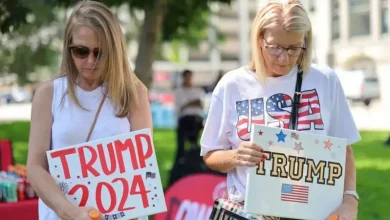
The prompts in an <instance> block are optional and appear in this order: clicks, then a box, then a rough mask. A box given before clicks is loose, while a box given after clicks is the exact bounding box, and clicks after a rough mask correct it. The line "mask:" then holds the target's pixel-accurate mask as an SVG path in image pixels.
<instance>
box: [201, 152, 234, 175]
mask: <svg viewBox="0 0 390 220" xmlns="http://www.w3.org/2000/svg"><path fill="white" fill-rule="evenodd" d="M234 151H235V150H215V151H210V152H209V153H208V154H206V155H205V156H204V157H203V160H204V162H205V163H206V165H207V167H209V168H210V169H212V170H216V171H219V172H222V173H226V172H228V171H230V170H232V169H234V168H235V167H236V166H237V163H236V159H235V152H234Z"/></svg>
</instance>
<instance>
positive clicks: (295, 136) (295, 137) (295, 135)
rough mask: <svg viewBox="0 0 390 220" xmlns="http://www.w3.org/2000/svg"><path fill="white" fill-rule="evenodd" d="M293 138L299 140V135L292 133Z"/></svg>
mask: <svg viewBox="0 0 390 220" xmlns="http://www.w3.org/2000/svg"><path fill="white" fill-rule="evenodd" d="M291 138H292V139H295V140H299V134H297V133H295V132H292V133H291Z"/></svg>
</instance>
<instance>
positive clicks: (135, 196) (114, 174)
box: [47, 129, 167, 219]
mask: <svg viewBox="0 0 390 220" xmlns="http://www.w3.org/2000/svg"><path fill="white" fill-rule="evenodd" d="M47 158H48V163H49V171H50V174H51V176H52V177H53V178H54V179H55V181H56V182H57V184H58V185H59V187H60V189H61V190H62V191H63V192H64V195H65V197H66V198H67V199H68V200H69V201H70V202H71V203H72V204H74V205H76V206H91V207H95V208H97V209H98V210H99V211H100V212H101V213H102V214H103V215H104V216H105V219H132V218H137V217H141V216H147V215H152V214H156V213H160V212H165V211H166V210H167V208H166V204H165V198H164V192H163V187H162V183H161V178H160V173H159V169H158V165H157V159H156V155H155V150H154V145H153V140H152V138H151V132H150V129H142V130H139V131H134V132H129V133H126V134H121V135H117V136H113V137H109V138H105V139H100V140H95V141H90V142H86V143H82V144H78V145H75V146H70V147H66V148H61V149H56V150H51V151H48V152H47Z"/></svg>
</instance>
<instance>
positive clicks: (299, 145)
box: [293, 142, 303, 154]
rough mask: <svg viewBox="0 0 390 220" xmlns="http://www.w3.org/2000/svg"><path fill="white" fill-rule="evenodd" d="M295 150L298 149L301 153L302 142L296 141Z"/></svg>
mask: <svg viewBox="0 0 390 220" xmlns="http://www.w3.org/2000/svg"><path fill="white" fill-rule="evenodd" d="M293 150H296V151H297V152H298V154H299V152H300V151H301V150H303V147H302V142H300V143H299V144H298V143H295V147H294V149H293Z"/></svg>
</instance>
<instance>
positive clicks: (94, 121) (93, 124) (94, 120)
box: [86, 93, 106, 142]
mask: <svg viewBox="0 0 390 220" xmlns="http://www.w3.org/2000/svg"><path fill="white" fill-rule="evenodd" d="M105 99H106V93H105V94H104V95H103V98H102V101H100V105H99V108H98V109H97V111H96V114H95V118H94V119H93V122H92V125H91V128H90V129H89V133H88V137H87V140H86V142H88V141H89V139H90V138H91V135H92V131H93V129H94V128H95V124H96V121H97V119H98V117H99V114H100V110H102V106H103V103H104V100H105Z"/></svg>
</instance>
